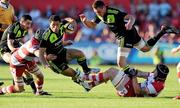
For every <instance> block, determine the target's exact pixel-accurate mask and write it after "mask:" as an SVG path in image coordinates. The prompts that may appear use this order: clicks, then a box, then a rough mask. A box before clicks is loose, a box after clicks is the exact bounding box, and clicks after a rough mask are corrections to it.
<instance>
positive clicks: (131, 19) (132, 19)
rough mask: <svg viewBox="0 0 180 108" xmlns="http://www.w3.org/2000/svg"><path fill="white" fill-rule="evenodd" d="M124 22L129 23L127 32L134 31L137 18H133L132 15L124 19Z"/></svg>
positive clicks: (126, 25)
mask: <svg viewBox="0 0 180 108" xmlns="http://www.w3.org/2000/svg"><path fill="white" fill-rule="evenodd" d="M124 20H127V21H128V22H127V23H126V24H125V27H126V30H131V29H132V26H133V24H134V23H135V20H136V19H135V17H134V16H132V15H129V14H128V15H126V16H125V17H124Z"/></svg>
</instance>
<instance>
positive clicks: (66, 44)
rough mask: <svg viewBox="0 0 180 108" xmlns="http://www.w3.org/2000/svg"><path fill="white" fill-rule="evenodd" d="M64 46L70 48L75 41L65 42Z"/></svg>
mask: <svg viewBox="0 0 180 108" xmlns="http://www.w3.org/2000/svg"><path fill="white" fill-rule="evenodd" d="M62 44H63V45H64V46H69V45H72V44H73V41H71V40H67V41H63V43H62Z"/></svg>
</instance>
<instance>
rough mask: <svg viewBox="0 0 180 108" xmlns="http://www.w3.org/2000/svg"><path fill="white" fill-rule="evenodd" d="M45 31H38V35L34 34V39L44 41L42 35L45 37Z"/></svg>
mask: <svg viewBox="0 0 180 108" xmlns="http://www.w3.org/2000/svg"><path fill="white" fill-rule="evenodd" d="M43 31H44V30H42V29H37V30H36V33H35V34H34V38H35V39H37V40H39V41H40V40H42V35H43Z"/></svg>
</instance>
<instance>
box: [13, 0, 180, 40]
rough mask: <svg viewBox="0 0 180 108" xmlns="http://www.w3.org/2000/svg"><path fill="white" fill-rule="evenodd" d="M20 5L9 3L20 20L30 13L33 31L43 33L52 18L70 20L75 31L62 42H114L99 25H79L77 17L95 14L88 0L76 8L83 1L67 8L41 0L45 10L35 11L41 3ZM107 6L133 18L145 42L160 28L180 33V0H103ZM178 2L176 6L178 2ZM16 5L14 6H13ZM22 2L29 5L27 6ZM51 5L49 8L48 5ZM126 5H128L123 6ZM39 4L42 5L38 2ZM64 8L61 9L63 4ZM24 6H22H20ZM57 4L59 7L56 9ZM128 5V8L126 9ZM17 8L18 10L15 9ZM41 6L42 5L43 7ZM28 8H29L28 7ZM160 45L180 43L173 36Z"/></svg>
mask: <svg viewBox="0 0 180 108" xmlns="http://www.w3.org/2000/svg"><path fill="white" fill-rule="evenodd" d="M18 1H19V2H21V4H18V3H17V2H16V0H14V1H12V4H14V7H15V10H16V15H17V17H18V18H20V17H21V16H22V15H23V14H25V13H29V14H30V15H31V16H32V18H33V23H34V24H33V29H37V28H38V27H41V28H43V29H45V28H47V27H48V23H49V22H48V18H49V17H50V16H51V15H52V14H57V15H59V16H60V17H61V18H64V17H72V18H74V19H76V21H77V22H78V30H77V31H76V32H75V33H74V34H71V35H66V36H65V39H71V40H75V41H91V40H92V41H96V42H116V39H115V38H114V34H113V33H112V32H110V31H109V29H108V28H107V27H106V26H105V25H104V24H103V23H101V24H99V25H98V26H97V27H96V28H95V29H89V28H86V27H85V26H83V25H82V23H81V22H80V20H79V16H78V15H79V14H80V13H85V15H86V16H87V17H88V19H94V17H95V14H94V12H93V10H92V8H91V0H85V1H86V3H85V4H84V5H83V6H81V5H80V6H79V5H78V4H79V3H80V2H81V1H82V0H79V1H78V0H67V2H68V3H73V4H74V5H73V6H72V5H71V6H69V7H68V4H67V6H66V5H65V4H63V3H62V2H66V1H64V0H56V2H55V3H56V5H55V6H54V5H53V4H55V3H54V2H50V0H43V3H46V4H47V5H45V4H44V5H45V7H38V2H40V1H42V0H36V1H37V5H35V4H36V3H35V4H34V2H36V1H34V0H29V1H24V0H18ZM105 1H106V3H107V4H108V5H109V6H112V7H116V8H118V9H120V10H121V11H124V12H127V13H130V14H133V15H134V16H135V17H136V23H135V25H136V27H137V28H138V30H139V34H140V36H142V37H144V39H145V40H146V39H148V38H149V37H150V36H154V34H155V33H156V32H158V30H160V28H161V25H163V24H166V25H173V26H175V27H176V28H178V29H180V20H179V19H180V1H179V0H126V1H123V0H105ZM178 1H179V2H178ZM15 2H16V3H15ZM23 2H29V3H28V5H27V6H26V4H27V3H23ZM48 2H50V3H51V4H48ZM126 2H127V3H126ZM41 3H42V2H41ZM61 3H62V4H63V5H62V4H61ZM23 4H24V5H23ZM57 4H59V6H58V5H57ZM127 4H128V5H127ZM16 5H18V6H16ZM42 5H43V4H42ZM28 6H29V7H31V8H29V7H28ZM161 41H165V42H170V43H180V38H179V37H177V36H176V37H175V36H173V35H172V36H165V37H164V38H163V39H161Z"/></svg>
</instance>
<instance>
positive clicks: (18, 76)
mask: <svg viewBox="0 0 180 108" xmlns="http://www.w3.org/2000/svg"><path fill="white" fill-rule="evenodd" d="M25 69H26V67H23V66H21V67H10V71H11V74H12V76H13V80H14V83H15V87H16V90H17V91H19V92H22V91H23V90H24V81H23V77H22V74H23V72H24V71H25Z"/></svg>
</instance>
